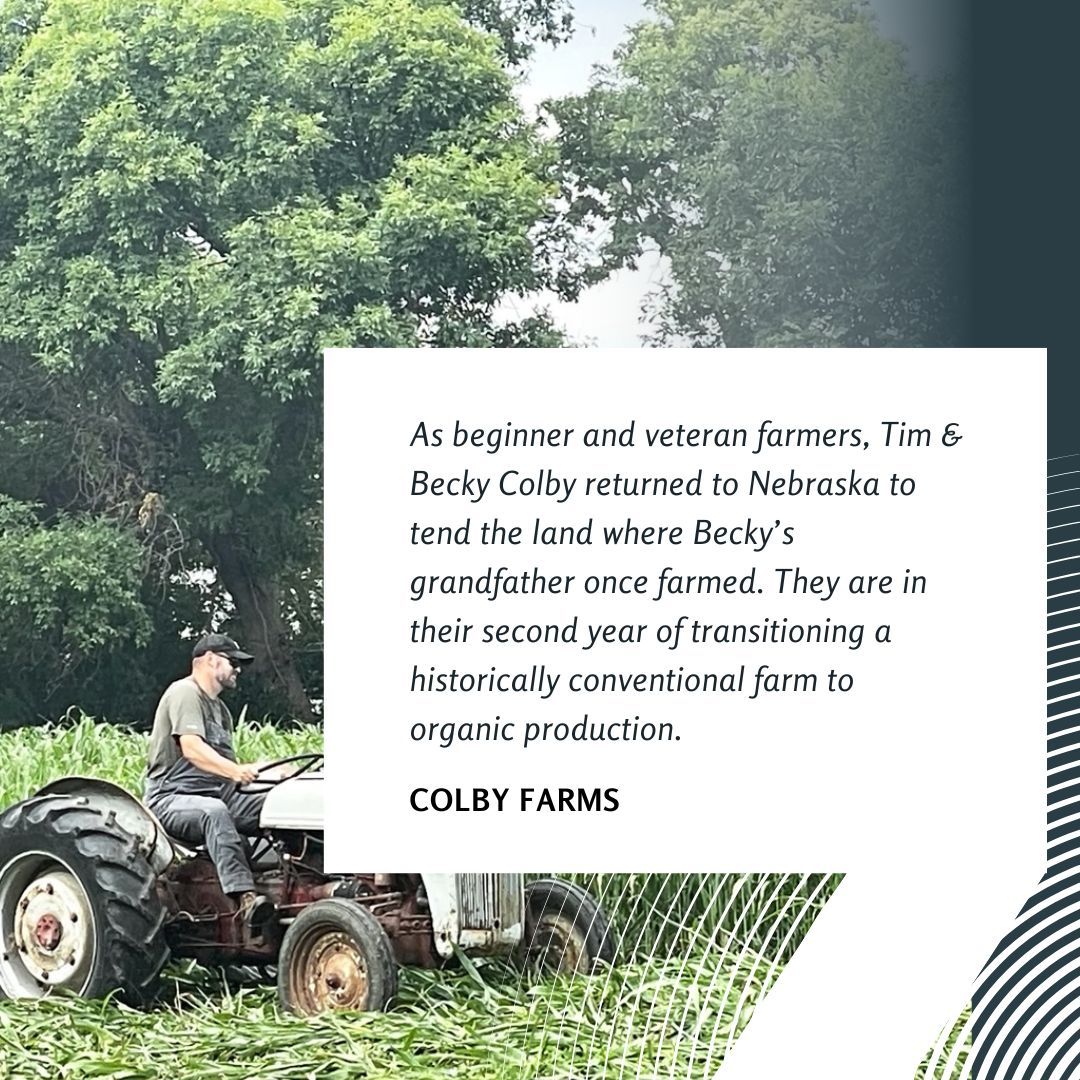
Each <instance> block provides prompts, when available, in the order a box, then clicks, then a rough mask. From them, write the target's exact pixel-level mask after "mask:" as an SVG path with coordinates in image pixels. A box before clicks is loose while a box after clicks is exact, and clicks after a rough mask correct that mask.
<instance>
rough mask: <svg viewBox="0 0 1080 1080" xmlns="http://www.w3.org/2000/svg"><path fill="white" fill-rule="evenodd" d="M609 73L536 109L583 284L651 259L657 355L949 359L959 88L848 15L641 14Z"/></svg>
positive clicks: (957, 229) (724, 6)
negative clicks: (814, 352) (803, 350)
mask: <svg viewBox="0 0 1080 1080" xmlns="http://www.w3.org/2000/svg"><path fill="white" fill-rule="evenodd" d="M650 6H651V8H652V11H653V14H654V18H653V19H651V20H650V21H647V22H644V23H642V24H640V25H638V26H636V27H634V28H633V29H632V31H631V33H630V36H629V39H628V41H627V42H626V43H625V44H624V45H623V46H622V47H621V48H620V50H619V51H618V53H617V55H616V59H615V64H614V67H613V68H612V69H611V70H609V71H607V72H606V73H605V74H603V75H602V76H601V77H600V78H598V79H597V80H595V81H594V84H593V86H592V87H591V88H590V90H589V91H588V92H587V93H585V94H584V95H582V96H580V97H575V98H570V99H566V100H563V101H559V102H555V103H552V105H551V112H552V114H553V115H554V117H555V119H556V121H557V123H558V126H559V128H560V131H561V145H562V160H561V161H560V172H561V175H562V177H563V180H564V185H565V194H566V200H567V204H568V207H569V210H568V220H569V221H571V222H572V223H573V224H576V225H578V226H585V227H587V228H591V229H594V230H597V231H598V233H599V235H600V236H601V238H602V239H601V241H600V243H599V251H598V258H597V259H596V261H595V262H594V264H593V265H592V267H591V268H590V273H591V275H592V276H593V277H594V278H595V277H600V276H603V275H604V274H606V273H608V272H609V271H610V270H612V269H614V268H616V267H620V266H625V265H629V264H633V262H634V261H635V259H636V258H637V257H638V256H639V255H640V254H641V253H642V251H643V250H644V247H645V246H646V245H649V244H652V245H655V246H656V247H658V248H659V250H660V251H661V252H662V253H663V254H664V255H665V256H667V258H668V259H669V261H670V268H671V284H670V285H669V286H668V287H667V288H666V289H662V290H661V291H660V293H659V294H658V295H657V297H656V304H655V312H654V314H655V318H656V330H657V333H656V336H657V339H658V340H659V341H661V342H665V341H666V342H672V341H674V342H679V341H684V342H685V341H688V342H689V343H691V344H694V345H728V346H771V345H799V344H803V345H848V346H860V345H948V344H952V343H955V342H957V341H958V340H959V339H960V338H961V337H962V336H963V333H964V322H965V316H966V311H965V301H964V298H963V292H964V289H963V285H964V281H963V279H964V262H965V257H966V244H965V239H964V222H963V205H964V199H965V197H966V191H965V189H964V183H963V181H964V179H965V177H964V170H963V166H964V160H963V151H962V147H963V140H964V127H965V120H966V117H965V116H964V113H963V109H962V103H961V101H960V97H959V93H958V91H957V89H956V88H955V87H954V86H952V85H951V84H949V83H948V82H947V81H943V80H940V79H924V78H920V77H918V76H917V75H915V74H913V73H912V71H911V70H910V69H909V68H908V66H907V65H906V63H905V56H904V53H903V50H902V49H901V47H900V46H899V45H897V44H895V43H892V42H889V41H886V40H885V39H883V38H882V37H881V36H880V35H879V34H878V33H877V30H876V27H875V25H874V23H873V20H872V17H871V15H870V13H869V11H868V9H867V8H866V7H865V5H862V4H859V3H852V2H851V0H652V3H651V5H650Z"/></svg>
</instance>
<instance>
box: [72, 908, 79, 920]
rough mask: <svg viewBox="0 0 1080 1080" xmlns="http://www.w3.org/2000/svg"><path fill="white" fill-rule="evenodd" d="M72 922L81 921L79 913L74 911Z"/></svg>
mask: <svg viewBox="0 0 1080 1080" xmlns="http://www.w3.org/2000/svg"><path fill="white" fill-rule="evenodd" d="M71 921H72V922H78V921H79V913H78V912H77V911H73V912H72V913H71Z"/></svg>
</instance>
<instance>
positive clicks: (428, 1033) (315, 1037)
mask: <svg viewBox="0 0 1080 1080" xmlns="http://www.w3.org/2000/svg"><path fill="white" fill-rule="evenodd" d="M320 742H321V733H320V732H319V731H318V730H316V729H310V728H309V729H301V730H294V731H282V730H280V729H277V728H274V727H271V726H269V725H267V726H252V725H243V726H241V728H240V729H239V731H238V733H237V743H238V750H239V753H240V756H241V758H243V759H248V760H256V759H262V760H265V759H269V758H273V757H280V756H286V755H288V754H291V753H298V752H301V751H304V750H311V749H318V748H319V746H320ZM144 753H145V736H144V735H141V734H138V733H135V732H132V731H128V730H125V729H122V728H119V727H113V726H108V725H104V724H95V723H94V722H93V721H92V720H90V719H88V718H83V719H81V720H77V721H74V722H70V723H66V724H63V725H59V726H56V727H50V728H22V729H20V730H18V731H13V732H9V733H4V734H2V735H0V757H2V760H3V762H4V769H3V773H2V778H0V806H8V805H10V804H11V803H13V802H16V801H18V800H20V799H23V798H25V797H26V796H27V795H29V794H30V793H32V792H33V791H34V790H36V789H37V788H38V787H40V786H41V785H43V784H45V783H47V782H48V781H49V780H51V779H54V778H56V777H59V776H64V775H68V774H71V773H81V774H85V775H93V776H100V777H104V778H107V779H112V780H115V781H117V782H119V783H121V784H123V785H124V786H125V787H127V788H129V789H130V790H133V791H138V790H140V788H141V777H142V769H143V760H144V758H143V756H144ZM579 880H580V881H581V882H582V883H583V884H585V885H587V886H588V887H589V888H590V889H592V891H593V892H594V893H595V894H596V895H597V896H598V897H599V898H600V899H601V901H602V904H603V906H604V908H605V910H606V911H607V912H608V914H609V917H610V919H611V921H612V924H613V926H614V927H615V928H616V930H617V933H618V935H619V939H620V945H619V951H620V957H621V958H622V961H623V962H622V963H621V964H620V965H619V966H618V967H616V968H614V969H610V970H605V971H603V972H602V973H600V974H598V975H596V976H593V977H591V978H578V979H568V978H545V979H540V978H537V977H535V976H526V975H523V974H522V973H521V972H520V971H518V970H517V969H516V968H514V967H512V966H511V965H509V964H505V963H502V962H487V963H485V962H483V961H478V962H477V963H476V964H475V965H472V966H471V970H465V969H464V968H462V967H453V968H447V969H445V970H443V971H439V972H424V971H418V970H414V969H406V970H404V971H403V972H402V977H401V989H400V993H399V995H398V998H397V999H396V1001H395V1004H394V1005H393V1006H392V1008H391V1010H390V1011H389V1012H387V1013H384V1014H364V1015H356V1014H338V1015H335V1016H328V1017H322V1018H319V1019H315V1020H301V1019H297V1018H294V1017H291V1016H287V1015H284V1014H282V1013H280V1012H279V1011H278V1009H277V1007H276V1003H275V993H274V989H273V987H272V986H266V985H259V984H257V983H253V981H252V980H251V979H250V978H248V979H247V985H244V980H242V979H238V977H237V976H238V975H239V974H240V973H237V972H222V971H219V970H207V969H203V968H199V967H197V966H195V965H194V964H191V963H187V962H184V963H178V964H175V965H174V966H173V967H171V968H170V969H169V973H168V977H167V979H166V981H165V985H164V988H163V993H162V996H161V1000H160V1002H159V1004H158V1005H157V1006H156V1007H154V1008H152V1009H148V1010H136V1009H131V1008H128V1007H127V1006H125V1005H123V1004H122V1003H120V1002H117V1001H107V1002H87V1001H78V1000H71V999H51V1000H45V1001H40V1002H5V1003H4V1004H3V1005H0V1076H3V1077H5V1078H7V1077H11V1078H17V1080H23V1078H27V1080H29V1078H35V1077H42V1078H46V1077H47V1078H50V1080H53V1078H56V1077H65V1078H66V1077H115V1078H118V1080H120V1078H128V1080H135V1078H140V1080H142V1078H146V1080H151V1078H158V1077H163V1076H173V1077H180V1078H184V1080H187V1078H192V1080H194V1078H199V1077H207V1078H209V1077H213V1078H217V1080H232V1078H236V1080H248V1078H251V1077H288V1078H298V1080H299V1078H303V1077H309V1076H310V1077H315V1076H318V1077H320V1078H337V1077H341V1078H345V1077H355V1076H358V1075H361V1076H362V1075H369V1076H395V1075H407V1076H410V1077H416V1078H418V1080H419V1078H431V1080H435V1078H437V1077H438V1078H453V1077H460V1078H470V1080H471V1078H480V1077H543V1078H550V1080H554V1078H567V1080H569V1078H583V1077H590V1076H595V1077H601V1076H604V1077H607V1076H610V1077H619V1076H625V1077H632V1076H672V1077H675V1076H679V1077H684V1076H685V1077H698V1076H705V1075H710V1074H711V1073H712V1072H714V1071H715V1070H716V1068H717V1067H718V1066H719V1065H720V1063H721V1061H722V1060H723V1054H724V1052H725V1049H726V1048H727V1047H728V1046H729V1044H730V1041H731V1040H732V1039H733V1038H734V1037H735V1035H736V1034H737V1033H738V1032H739V1031H740V1030H741V1029H742V1028H743V1027H744V1026H745V1024H746V1022H747V1021H748V1020H749V1018H750V1015H751V1013H752V1012H753V1009H754V1006H755V1004H756V1002H757V1001H758V1000H760V998H761V997H762V996H763V994H764V993H765V992H766V991H767V989H768V988H769V986H770V985H772V983H773V982H774V981H775V979H776V978H777V977H778V976H779V974H780V973H781V971H782V967H783V963H784V961H785V960H786V959H788V958H789V957H790V956H791V954H792V953H793V952H794V950H795V948H796V947H797V946H798V943H799V941H801V939H802V937H803V935H804V934H805V932H806V930H807V928H808V927H809V925H810V924H811V923H812V921H813V919H814V917H815V916H816V914H817V913H818V912H819V911H820V910H821V907H822V906H823V905H824V903H825V901H826V899H827V897H828V895H830V893H831V892H832V890H833V889H834V888H835V887H836V885H837V884H838V882H839V878H836V877H833V878H825V877H823V876H821V875H811V876H808V877H807V876H800V875H735V874H727V875H721V874H715V875H709V874H694V875H683V876H667V875H649V874H638V875H634V874H620V875H607V876H599V877H594V878H579ZM250 974H251V973H249V975H250Z"/></svg>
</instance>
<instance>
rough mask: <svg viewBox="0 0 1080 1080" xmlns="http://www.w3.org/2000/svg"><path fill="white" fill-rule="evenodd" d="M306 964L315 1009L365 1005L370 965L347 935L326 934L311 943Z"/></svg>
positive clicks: (358, 1007) (353, 1007)
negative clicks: (367, 966) (368, 965)
mask: <svg viewBox="0 0 1080 1080" xmlns="http://www.w3.org/2000/svg"><path fill="white" fill-rule="evenodd" d="M306 967H307V977H306V979H305V983H306V989H307V992H308V997H309V999H310V1001H311V1003H312V1004H313V1005H314V1006H315V1010H314V1011H317V1012H321V1011H323V1010H324V1009H363V1008H364V1007H365V1004H366V1002H367V992H368V979H367V968H366V967H365V965H364V958H363V957H362V956H361V955H360V953H359V951H358V950H357V949H356V947H355V945H354V944H353V943H352V941H350V940H349V938H348V937H347V935H345V934H324V935H323V936H322V937H321V938H320V939H319V940H318V941H317V942H315V943H314V945H313V946H312V949H311V953H310V955H309V956H308V958H307V964H306Z"/></svg>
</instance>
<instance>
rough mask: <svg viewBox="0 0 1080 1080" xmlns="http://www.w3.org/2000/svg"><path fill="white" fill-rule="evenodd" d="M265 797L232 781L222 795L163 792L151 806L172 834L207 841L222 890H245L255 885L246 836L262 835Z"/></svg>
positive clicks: (191, 840)
mask: <svg viewBox="0 0 1080 1080" xmlns="http://www.w3.org/2000/svg"><path fill="white" fill-rule="evenodd" d="M265 798H266V796H265V795H243V794H241V793H240V792H238V791H237V790H236V788H235V787H234V786H233V785H232V784H229V785H227V786H226V789H225V790H223V792H222V795H221V797H220V798H216V799H215V798H213V797H212V796H209V795H162V796H160V797H159V798H158V799H155V800H154V802H153V803H152V804H151V805H150V809H151V810H152V811H153V812H154V813H155V814H156V815H157V817H158V820H159V821H160V822H161V824H162V825H163V826H164V828H165V831H166V832H167V833H168V834H169V835H170V836H175V837H176V839H177V840H180V841H183V842H184V843H187V844H205V845H206V851H207V854H208V855H209V856H210V859H211V861H212V862H213V864H214V867H215V869H216V870H217V875H218V879H219V880H220V882H221V891H222V892H226V893H241V892H251V891H252V890H253V889H254V888H255V879H254V878H253V877H252V876H251V866H250V865H249V863H248V857H247V845H246V844H245V843H244V840H243V836H257V835H258V833H259V811H260V810H261V809H262V804H263V800H264V799H265ZM241 834H243V835H241Z"/></svg>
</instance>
